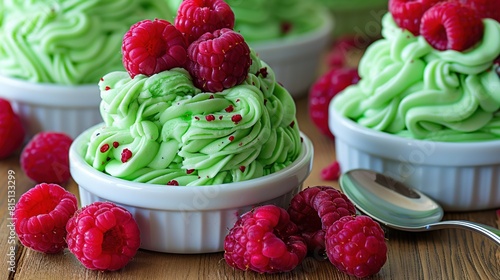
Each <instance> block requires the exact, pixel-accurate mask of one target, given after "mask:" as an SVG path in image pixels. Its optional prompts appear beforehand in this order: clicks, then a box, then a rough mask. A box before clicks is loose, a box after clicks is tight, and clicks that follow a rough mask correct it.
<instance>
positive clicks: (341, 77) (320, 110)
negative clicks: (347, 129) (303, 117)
mask: <svg viewBox="0 0 500 280" xmlns="http://www.w3.org/2000/svg"><path fill="white" fill-rule="evenodd" d="M359 79H360V78H359V75H358V70H357V68H348V67H345V68H334V69H330V70H329V71H328V72H326V73H325V74H323V75H322V76H321V77H320V78H319V79H318V80H317V81H316V82H315V83H314V84H313V85H312V86H311V88H310V89H309V97H308V98H309V116H310V118H311V120H312V122H313V123H314V125H315V126H316V127H317V128H318V129H319V131H320V132H321V133H323V134H324V135H327V136H329V137H331V138H333V134H332V132H331V131H330V128H329V127H328V107H329V105H330V101H331V100H332V98H333V97H334V96H335V95H336V94H337V93H339V92H340V91H342V90H344V89H345V88H346V87H348V86H350V85H352V84H356V83H357V82H358V81H359Z"/></svg>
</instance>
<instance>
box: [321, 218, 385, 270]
mask: <svg viewBox="0 0 500 280" xmlns="http://www.w3.org/2000/svg"><path fill="white" fill-rule="evenodd" d="M326 253H327V256H328V259H329V260H330V262H331V263H332V264H333V265H335V267H337V268H338V269H339V270H340V271H343V272H345V273H347V274H349V275H354V276H356V277H358V278H363V277H367V276H370V275H374V274H376V273H378V272H379V271H380V269H381V268H382V266H383V265H384V264H385V262H386V260H387V244H386V243H385V237H384V231H383V230H382V228H381V227H380V225H379V224H378V223H377V222H375V221H373V220H372V219H371V218H370V217H368V216H356V217H353V216H345V217H342V218H340V219H339V220H338V221H336V222H335V223H334V224H333V225H332V226H331V227H329V228H328V230H327V232H326Z"/></svg>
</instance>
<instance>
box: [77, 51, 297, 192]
mask: <svg viewBox="0 0 500 280" xmlns="http://www.w3.org/2000/svg"><path fill="white" fill-rule="evenodd" d="M252 60H253V63H252V66H251V68H250V73H249V74H248V76H247V79H246V80H245V81H244V82H243V83H242V84H240V85H237V86H235V87H233V88H230V89H226V90H224V91H222V92H217V93H210V92H201V91H200V90H199V89H198V88H196V87H194V86H193V84H192V81H191V77H190V76H189V74H188V73H187V71H186V70H184V69H182V68H174V69H171V70H168V71H164V72H161V73H158V74H155V75H153V76H151V77H146V76H144V75H137V76H136V77H134V79H131V78H130V77H129V76H128V74H127V73H126V72H112V73H109V74H107V75H105V76H104V77H103V79H102V80H101V81H100V83H99V88H100V90H101V97H102V102H101V114H102V116H103V119H104V122H105V124H104V126H102V127H100V128H98V129H96V130H95V131H94V133H93V134H92V136H91V139H90V143H89V146H88V149H87V152H86V156H85V160H86V161H87V162H88V163H89V164H91V165H92V166H93V167H94V168H96V169H97V170H100V171H103V172H105V173H108V174H110V175H112V176H115V177H118V178H123V179H126V180H131V181H137V182H145V183H154V184H161V185H166V184H169V182H170V183H172V182H174V181H175V182H177V184H179V185H183V186H187V185H194V186H198V185H212V184H219V183H229V182H237V181H243V180H249V179H252V178H258V177H261V176H263V175H267V174H270V173H273V172H276V171H278V170H281V169H283V168H284V167H286V166H288V165H290V164H291V163H292V162H293V161H294V160H295V159H296V158H297V157H298V155H299V154H300V152H301V140H300V134H299V128H298V125H297V123H296V119H295V113H296V111H295V103H294V101H293V98H292V97H291V96H290V94H289V93H288V91H286V90H285V89H284V88H283V87H281V86H280V85H279V84H277V83H276V81H275V77H274V73H273V72H272V70H271V69H270V68H269V66H267V65H266V64H265V63H263V62H261V61H260V60H259V59H258V58H257V57H256V55H255V53H253V52H252ZM125 150H128V151H130V154H131V156H129V157H126V158H125V159H124V158H123V154H124V153H125Z"/></svg>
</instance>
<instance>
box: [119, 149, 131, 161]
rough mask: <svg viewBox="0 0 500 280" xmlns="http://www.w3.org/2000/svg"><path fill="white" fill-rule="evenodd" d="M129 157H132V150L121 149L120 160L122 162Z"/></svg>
mask: <svg viewBox="0 0 500 280" xmlns="http://www.w3.org/2000/svg"><path fill="white" fill-rule="evenodd" d="M131 157H132V152H131V151H130V150H129V149H127V148H125V149H123V151H122V158H121V160H122V162H123V163H125V162H127V161H128V160H129V159H130V158H131Z"/></svg>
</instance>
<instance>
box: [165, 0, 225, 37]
mask: <svg viewBox="0 0 500 280" xmlns="http://www.w3.org/2000/svg"><path fill="white" fill-rule="evenodd" d="M174 24H175V27H177V29H178V30H179V31H181V33H182V34H183V35H184V37H186V39H187V41H188V43H192V42H194V41H196V40H197V39H198V38H200V37H201V35H203V34H205V33H207V32H209V33H212V32H214V31H215V30H217V29H222V28H229V29H233V27H234V13H233V11H232V10H231V7H230V6H229V5H228V4H227V3H226V2H224V1H223V0H185V1H183V2H182V3H181V4H180V6H179V9H178V10H177V16H176V18H175V21H174Z"/></svg>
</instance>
